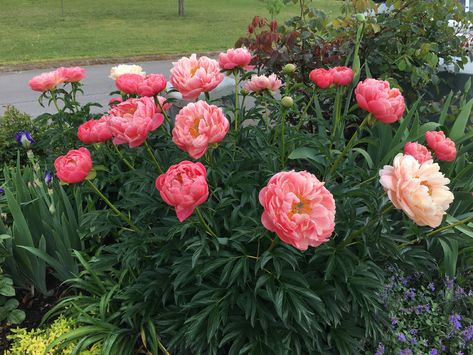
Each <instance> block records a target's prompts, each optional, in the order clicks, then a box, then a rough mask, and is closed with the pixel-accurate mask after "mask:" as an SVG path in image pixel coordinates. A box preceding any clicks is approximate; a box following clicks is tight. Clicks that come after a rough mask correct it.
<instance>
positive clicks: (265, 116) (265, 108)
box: [264, 101, 269, 129]
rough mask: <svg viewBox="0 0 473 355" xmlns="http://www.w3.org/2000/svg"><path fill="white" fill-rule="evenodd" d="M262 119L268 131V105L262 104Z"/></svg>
mask: <svg viewBox="0 0 473 355" xmlns="http://www.w3.org/2000/svg"><path fill="white" fill-rule="evenodd" d="M264 118H265V122H266V129H269V113H268V103H267V102H266V101H265V102H264Z"/></svg>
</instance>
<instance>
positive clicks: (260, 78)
mask: <svg viewBox="0 0 473 355" xmlns="http://www.w3.org/2000/svg"><path fill="white" fill-rule="evenodd" d="M281 85H282V82H281V80H279V79H278V77H277V76H276V74H271V75H269V76H266V75H252V76H251V79H250V81H248V82H247V83H246V84H245V86H244V89H245V90H247V91H249V92H261V91H265V90H267V91H276V90H278V89H279V88H280V87H281Z"/></svg>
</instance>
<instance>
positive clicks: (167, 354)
mask: <svg viewBox="0 0 473 355" xmlns="http://www.w3.org/2000/svg"><path fill="white" fill-rule="evenodd" d="M156 340H157V341H158V347H159V348H160V349H161V351H162V352H163V353H164V355H171V354H169V351H168V350H167V349H166V348H165V347H164V345H163V344H162V343H161V341H160V340H159V339H157V338H156Z"/></svg>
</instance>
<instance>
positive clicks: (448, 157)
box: [404, 131, 457, 164]
mask: <svg viewBox="0 0 473 355" xmlns="http://www.w3.org/2000/svg"><path fill="white" fill-rule="evenodd" d="M425 141H426V142H427V146H428V147H429V148H430V149H431V150H432V151H433V153H434V154H435V156H436V157H437V159H438V160H442V161H454V160H455V158H456V157H457V148H456V146H455V142H454V141H452V140H451V139H450V138H448V137H446V136H445V133H444V132H443V131H438V132H436V131H430V132H426V133H425ZM404 154H408V155H412V156H413V157H414V158H416V159H417V161H418V162H419V163H421V164H422V163H424V162H426V161H427V160H432V159H433V158H432V154H431V153H430V152H429V150H428V149H427V147H426V146H424V145H422V144H420V143H417V142H408V143H406V145H405V146H404Z"/></svg>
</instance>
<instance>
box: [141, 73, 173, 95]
mask: <svg viewBox="0 0 473 355" xmlns="http://www.w3.org/2000/svg"><path fill="white" fill-rule="evenodd" d="M166 83H167V81H166V77H165V76H164V75H162V74H150V75H146V77H145V78H144V80H143V81H142V82H141V84H140V85H139V86H138V90H137V93H138V95H140V96H155V95H158V94H159V93H160V92H161V91H163V90H164V89H166Z"/></svg>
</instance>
